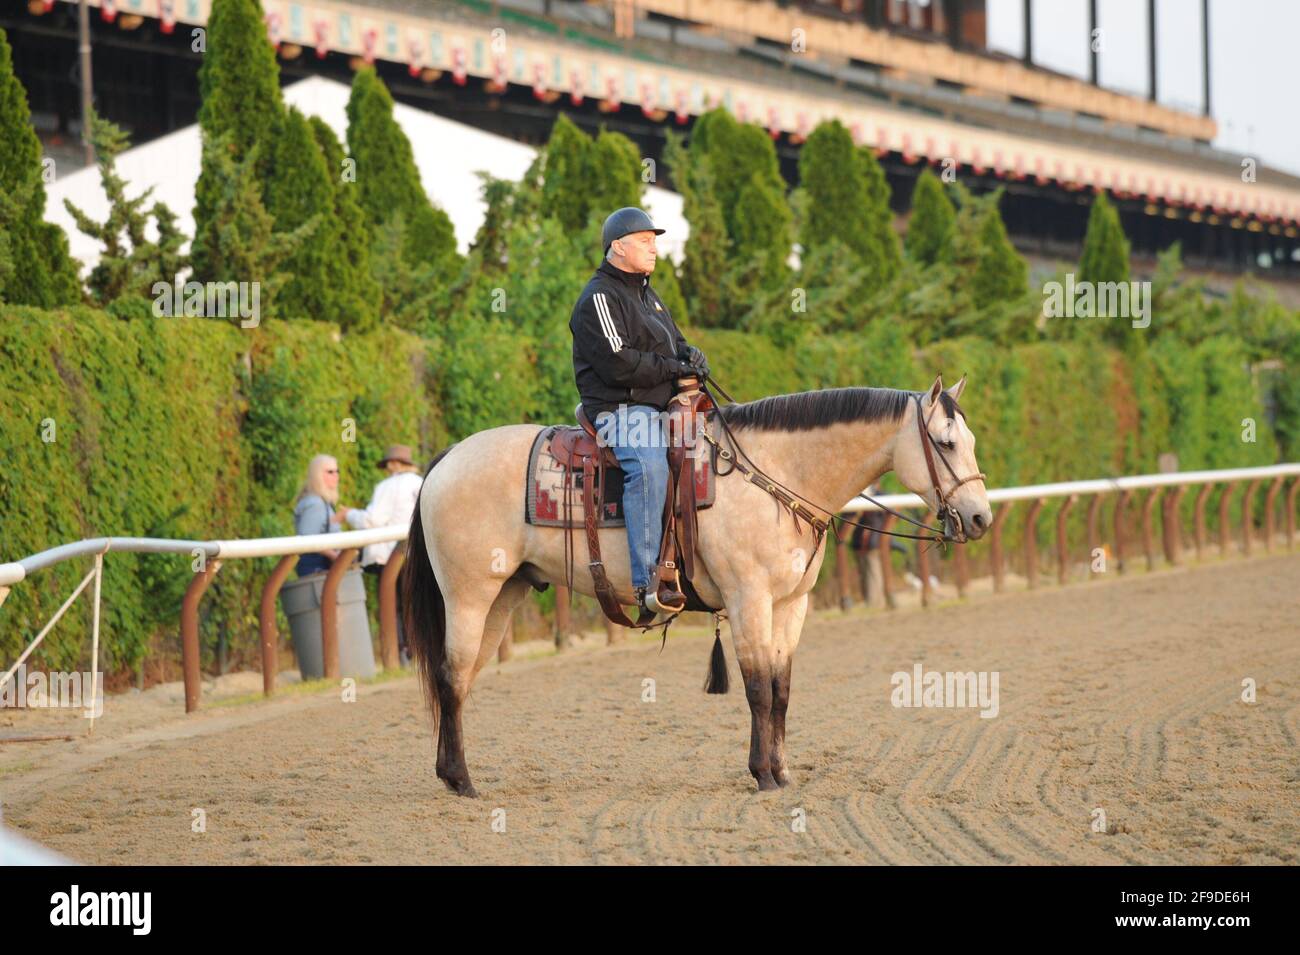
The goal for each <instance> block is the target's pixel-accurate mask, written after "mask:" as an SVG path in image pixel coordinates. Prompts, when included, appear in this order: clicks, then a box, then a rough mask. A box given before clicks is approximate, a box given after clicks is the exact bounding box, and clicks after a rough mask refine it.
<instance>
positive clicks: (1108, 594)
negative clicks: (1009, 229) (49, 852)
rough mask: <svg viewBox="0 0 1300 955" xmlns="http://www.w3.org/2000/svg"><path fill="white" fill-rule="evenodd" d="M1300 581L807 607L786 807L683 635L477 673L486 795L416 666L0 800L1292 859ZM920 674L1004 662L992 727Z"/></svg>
mask: <svg viewBox="0 0 1300 955" xmlns="http://www.w3.org/2000/svg"><path fill="white" fill-rule="evenodd" d="M1298 585H1300V555H1287V556H1275V557H1260V558H1256V559H1253V560H1249V561H1242V560H1237V561H1231V562H1228V563H1223V564H1211V565H1207V566H1203V567H1197V568H1193V569H1188V570H1173V571H1168V572H1161V573H1156V574H1149V575H1145V574H1144V575H1137V576H1133V577H1130V578H1127V579H1124V578H1118V579H1107V580H1104V581H1097V582H1090V583H1087V584H1082V585H1078V586H1071V587H1067V588H1060V589H1058V588H1054V587H1047V588H1044V589H1042V590H1039V591H1037V592H1033V593H1016V594H1007V595H1003V596H998V597H983V598H978V599H974V600H971V601H969V602H966V603H962V604H956V603H950V604H946V605H943V606H940V607H937V608H934V609H931V610H929V611H920V610H915V611H899V612H896V613H893V614H885V613H873V614H865V613H862V612H856V613H853V614H849V615H841V614H838V613H827V614H822V615H818V616H813V617H810V620H809V622H808V625H807V627H806V629H805V631H804V637H803V642H802V644H801V645H800V648H799V653H798V655H797V657H796V659H795V667H794V688H793V693H792V700H791V706H790V714H789V738H788V749H789V753H790V757H791V771H792V773H793V776H794V784H793V785H792V786H791V787H789V788H788V789H785V790H782V791H780V792H777V793H770V794H762V795H759V794H758V793H757V792H756V791H755V790H754V786H753V781H752V779H751V778H750V776H749V774H748V772H747V770H746V760H747V748H748V734H749V715H748V708H747V706H746V704H745V701H744V695H743V692H739V691H738V690H737V688H736V686H735V684H736V683H737V682H738V679H737V671H736V668H735V663H734V660H731V673H732V682H733V689H732V693H731V694H730V695H728V696H705V695H704V694H703V693H702V692H701V689H700V688H701V683H702V680H703V677H704V671H705V665H706V661H707V656H708V650H709V641H710V640H711V634H706V633H704V632H702V631H699V630H696V631H694V632H693V633H691V634H686V633H682V632H679V631H675V632H674V633H673V635H672V636H670V638H669V641H668V645H667V647H666V648H665V649H664V651H663V653H662V654H660V652H659V644H658V641H657V640H654V641H645V640H638V641H633V642H630V643H628V644H626V645H624V646H621V647H615V648H611V649H603V648H602V649H599V650H594V651H581V652H574V653H571V654H566V655H564V656H561V657H553V656H552V657H543V658H538V659H531V660H524V659H520V660H516V661H512V662H510V663H508V664H505V665H504V666H501V667H499V668H498V667H493V668H491V670H490V671H488V672H485V673H484V674H483V676H482V677H481V678H480V680H479V683H478V684H477V686H476V687H475V691H474V694H473V696H472V697H471V701H470V704H469V708H468V713H467V719H466V734H467V754H468V758H469V765H470V771H471V773H472V775H473V778H474V781H475V784H476V786H477V787H478V789H479V792H480V793H481V794H482V796H483V798H481V799H479V800H463V799H459V798H457V797H455V796H453V795H451V794H450V793H449V792H447V791H446V790H444V788H443V786H442V784H441V783H440V782H439V781H438V780H437V779H436V778H435V777H434V768H433V755H432V745H431V738H430V736H429V733H428V731H427V728H426V727H427V717H426V716H425V714H424V712H423V709H422V705H421V701H420V691H419V687H418V686H417V685H416V683H415V680H414V679H413V678H411V677H404V678H401V679H398V680H394V681H390V682H385V683H379V684H374V685H363V686H362V687H360V688H359V699H358V700H357V702H355V703H343V702H341V701H340V699H339V694H338V693H337V692H335V691H329V692H322V693H317V694H314V695H301V694H299V695H297V696H292V695H286V696H285V697H284V698H282V699H277V700H275V701H272V702H270V703H247V704H243V705H239V706H228V707H209V708H207V709H205V710H204V711H203V712H202V713H200V714H198V715H197V716H194V717H189V718H186V717H184V716H183V714H181V713H179V712H177V711H178V710H179V707H173V708H172V709H171V710H169V714H170V715H168V716H167V718H166V720H165V721H164V722H163V723H159V724H157V725H150V726H139V727H137V728H134V729H132V730H131V731H130V732H124V733H119V734H118V735H116V736H114V735H113V734H112V733H111V732H110V731H109V729H108V727H109V725H110V720H107V719H106V720H105V724H104V725H105V729H104V730H103V731H102V735H101V731H100V730H97V731H96V738H95V740H94V741H93V742H84V741H81V742H77V743H41V744H36V743H32V744H22V745H10V746H4V747H0V750H2V751H4V752H0V757H2V758H3V759H4V762H0V799H3V805H4V808H5V823H6V824H7V825H9V826H11V827H13V828H15V829H17V830H18V831H19V832H21V833H23V834H24V835H27V836H28V837H30V838H32V839H35V840H37V841H39V842H42V843H45V844H46V845H48V846H49V847H51V848H53V849H55V850H56V851H59V852H61V853H64V854H65V855H67V856H69V857H71V858H73V859H76V860H80V861H85V862H97V863H128V862H129V863H322V862H328V863H471V862H479V863H591V862H598V863H641V862H648V863H727V864H737V863H742V864H744V863H826V862H830V863H837V862H838V863H921V864H926V863H979V864H990V863H992V864H997V863H1049V864H1050V863H1084V864H1087V863H1102V864H1115V863H1120V864H1123V863H1137V864H1141V863H1209V864H1220V863H1222V864H1232V863H1251V864H1256V863H1287V864H1295V863H1296V862H1297V856H1300V750H1298V749H1297V745H1296V744H1297V732H1298V729H1300V593H1298ZM724 635H725V627H724ZM728 652H729V656H730V648H728ZM915 663H921V664H923V666H924V667H925V669H926V670H939V671H998V673H999V674H1000V693H999V696H1000V707H999V713H998V715H997V716H996V718H992V719H981V718H980V716H979V712H978V711H977V710H975V709H954V708H948V709H940V708H912V709H899V708H895V707H893V706H892V705H891V702H890V700H891V693H892V687H891V684H890V676H891V674H893V673H894V672H896V671H909V672H910V671H911V670H912V667H913V665H914V664H915ZM647 678H649V679H653V680H654V681H655V683H654V696H655V699H654V702H644V701H643V694H644V692H645V691H644V690H643V680H646V679H647ZM1246 678H1251V679H1253V680H1254V681H1255V684H1256V686H1257V698H1256V702H1255V703H1254V704H1248V703H1245V702H1243V701H1242V700H1241V694H1242V681H1243V680H1244V679H1246ZM113 705H114V703H113V700H110V701H109V703H108V707H109V710H110V712H111V708H112V707H113ZM20 749H21V750H24V751H25V752H23V753H22V754H20V755H17V754H15V753H14V752H12V751H15V750H20ZM20 759H21V760H22V762H19V761H18V760H20ZM195 808H201V809H203V810H204V812H205V813H206V822H207V827H206V828H207V831H206V832H204V833H195V832H192V831H191V828H192V827H191V822H192V819H193V818H194V817H193V815H192V810H193V809H195ZM1098 809H1100V810H1102V811H1103V812H1104V814H1105V829H1106V831H1105V832H1095V831H1093V825H1094V819H1098V818H1099V817H1098V815H1097V814H1096V812H1095V810H1098ZM800 810H801V811H802V812H800ZM801 819H803V820H806V826H805V827H804V828H805V829H806V831H795V830H797V829H799V828H800V827H799V826H798V825H797V823H798V822H799V821H800V820H801ZM494 821H495V822H496V827H495V829H500V828H501V823H502V822H504V830H505V831H503V832H502V831H495V829H494Z"/></svg>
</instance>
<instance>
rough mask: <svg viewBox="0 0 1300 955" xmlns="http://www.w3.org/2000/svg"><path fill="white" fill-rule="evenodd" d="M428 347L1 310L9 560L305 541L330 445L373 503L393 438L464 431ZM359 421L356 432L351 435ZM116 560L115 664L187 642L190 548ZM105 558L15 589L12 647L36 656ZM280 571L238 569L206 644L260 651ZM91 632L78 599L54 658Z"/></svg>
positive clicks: (361, 496) (109, 613)
mask: <svg viewBox="0 0 1300 955" xmlns="http://www.w3.org/2000/svg"><path fill="white" fill-rule="evenodd" d="M428 348H429V346H428V345H427V344H426V343H425V342H424V341H422V340H421V339H419V338H417V337H415V336H413V335H410V334H407V333H404V332H401V331H396V330H392V329H384V330H379V331H375V332H372V333H369V334H366V335H362V336H349V337H348V338H346V339H345V340H340V337H339V333H338V330H337V329H336V328H334V327H333V326H331V325H325V324H320V323H314V322H313V323H308V322H300V323H283V322H274V323H268V324H267V325H264V326H262V327H259V328H257V329H255V330H243V329H239V328H237V327H235V326H233V325H228V324H224V323H221V322H213V321H205V320H202V319H157V320H141V321H130V322H124V321H120V320H117V319H114V318H112V317H110V316H108V315H105V314H104V313H102V312H96V311H92V310H89V309H71V310H68V311H61V312H42V311H39V310H35V309H27V308H4V309H0V380H3V382H4V391H5V396H6V400H5V401H4V402H3V404H2V405H0V447H2V448H3V449H4V463H3V466H2V467H0V540H3V542H4V544H3V553H2V554H0V559H3V560H14V559H17V558H19V557H22V556H25V555H27V554H30V553H34V552H36V551H39V550H44V549H46V548H48V547H53V546H55V545H57V544H60V543H67V542H71V541H75V540H78V539H81V538H87V537H96V536H109V535H114V536H159V537H178V538H193V539H212V538H228V537H256V536H262V535H269V534H289V533H292V532H293V518H292V503H293V498H294V495H295V494H296V492H297V489H298V485H299V482H300V481H301V480H302V477H303V474H304V473H305V471H306V465H307V461H308V460H309V459H310V457H311V455H313V454H316V453H328V454H332V455H334V456H335V457H337V458H338V459H339V464H340V469H341V472H342V474H341V484H340V488H341V490H340V493H341V499H342V500H343V501H345V502H347V503H350V504H362V505H364V503H365V502H366V501H368V500H369V496H370V491H371V488H372V487H373V484H374V482H375V480H376V479H377V477H378V476H379V472H378V471H377V470H375V468H374V465H373V462H375V461H376V460H377V459H378V457H379V455H380V453H381V452H382V448H383V446H384V445H385V444H389V443H393V442H403V443H407V444H411V445H412V446H415V447H418V448H420V449H422V451H423V452H425V453H428V452H431V451H432V450H434V449H436V448H438V447H441V446H442V445H443V444H444V443H445V441H446V439H447V435H446V431H445V428H444V426H443V424H442V421H441V419H440V417H439V415H438V411H437V409H438V407H439V405H438V402H437V400H436V398H435V397H434V391H435V383H434V382H433V381H431V380H429V379H428V374H427V371H426V368H427V366H428V365H429V364H431V363H430V361H429V357H430V356H428V355H426V351H427V350H428ZM348 418H351V419H353V421H354V422H355V434H354V435H345V432H344V429H345V427H347V423H346V421H345V419H348ZM42 422H47V424H45V425H43V424H42ZM48 422H52V427H53V433H52V434H51V433H50V431H49V427H50V425H49V424H48ZM43 436H44V437H52V438H53V440H52V441H46V440H43ZM346 437H354V440H351V441H349V440H345V438H346ZM104 567H105V582H104V606H103V620H102V627H103V637H104V639H103V647H104V661H105V663H106V665H107V666H108V667H109V668H125V667H131V666H133V665H135V664H136V663H137V662H138V661H139V660H140V659H141V657H142V655H143V654H144V653H145V651H146V649H147V647H148V646H149V643H150V641H151V639H153V638H162V639H166V638H168V637H169V636H173V637H174V634H175V632H176V627H177V618H178V613H179V608H180V597H181V594H182V593H183V591H184V588H185V585H186V583H187V582H188V579H189V559H188V558H181V557H175V556H152V555H150V556H142V555H135V554H114V555H113V556H111V557H110V558H108V559H107V560H106V561H105V562H104ZM88 568H89V562H88V561H73V562H69V563H65V564H61V565H59V566H57V567H55V568H52V569H49V570H45V571H41V572H39V573H37V574H35V575H33V577H32V578H31V579H30V580H28V581H25V582H24V583H23V584H21V585H19V586H18V587H15V588H14V590H13V593H12V594H11V595H10V596H9V598H8V600H7V601H6V603H5V605H4V608H3V615H4V626H2V627H0V658H3V659H13V658H14V657H16V655H17V654H18V653H19V652H21V648H22V647H23V646H25V644H26V643H27V642H28V641H29V640H30V639H31V638H32V637H33V636H34V635H35V634H36V632H37V631H38V630H39V629H40V627H41V626H43V625H44V623H45V622H46V621H47V620H48V619H49V617H50V616H51V614H52V613H53V612H54V611H55V610H56V609H57V608H58V606H59V605H60V604H61V603H62V601H63V600H64V599H66V597H67V595H68V594H69V593H70V592H71V590H72V589H73V587H75V586H76V583H77V581H78V580H79V579H80V577H81V576H82V575H84V574H85V572H86V570H87V569H88ZM267 569H269V562H268V561H259V562H249V561H230V562H228V563H227V564H226V565H224V567H223V568H222V571H221V573H220V574H219V575H218V576H217V577H216V579H215V580H214V583H213V586H212V589H211V590H210V591H209V594H210V596H209V597H208V598H206V599H205V601H204V610H205V617H204V620H203V631H204V646H205V652H207V651H210V649H211V648H212V647H214V646H215V644H216V639H217V635H218V634H223V635H224V636H225V639H226V642H227V644H228V646H229V648H230V653H231V655H232V659H234V660H235V661H236V662H238V660H239V659H240V658H241V656H251V655H252V654H253V653H254V652H255V649H256V636H255V631H256V611H257V590H256V588H257V587H258V586H259V585H260V582H261V581H262V580H263V579H264V577H265V573H266V571H267ZM88 625H89V603H88V602H87V601H79V602H78V606H77V607H76V608H75V609H74V610H71V611H69V615H68V616H67V617H65V618H64V619H63V620H62V621H60V623H59V624H58V625H57V626H56V627H55V629H54V631H53V632H52V633H51V634H50V636H49V637H48V638H47V639H46V641H45V643H44V644H43V646H42V649H41V651H40V654H41V655H40V657H39V660H40V662H42V663H45V664H47V665H49V666H51V667H57V668H69V667H73V666H76V665H78V664H79V663H81V662H84V661H85V660H86V659H87V654H88V649H89V642H88V641H87V640H85V639H84V636H85V633H86V630H87V628H88Z"/></svg>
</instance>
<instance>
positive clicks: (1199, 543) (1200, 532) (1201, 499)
mask: <svg viewBox="0 0 1300 955" xmlns="http://www.w3.org/2000/svg"><path fill="white" fill-rule="evenodd" d="M1213 490H1214V482H1213V481H1210V482H1208V483H1206V484H1204V485H1202V486H1201V489H1200V491H1198V492H1197V494H1196V559H1197V560H1202V559H1203V558H1204V553H1205V538H1206V533H1205V505H1206V503H1207V502H1208V501H1209V500H1210V492H1212V491H1213Z"/></svg>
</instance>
